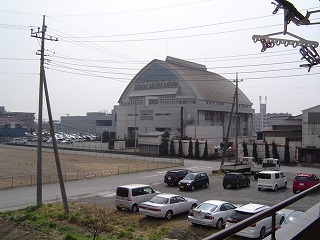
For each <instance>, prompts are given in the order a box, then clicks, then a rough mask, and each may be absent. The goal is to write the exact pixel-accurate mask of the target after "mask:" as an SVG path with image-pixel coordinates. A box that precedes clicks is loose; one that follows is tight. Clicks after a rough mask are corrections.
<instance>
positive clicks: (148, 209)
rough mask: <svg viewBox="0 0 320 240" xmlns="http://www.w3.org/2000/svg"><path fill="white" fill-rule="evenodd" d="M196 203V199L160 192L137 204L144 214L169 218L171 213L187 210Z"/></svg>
mask: <svg viewBox="0 0 320 240" xmlns="http://www.w3.org/2000/svg"><path fill="white" fill-rule="evenodd" d="M197 205H198V200H196V199H192V198H186V197H182V196H180V195H176V194H169V193H161V194H158V195H156V196H154V197H153V198H152V199H151V200H150V201H148V202H144V203H142V204H140V206H139V212H140V213H141V214H144V215H146V216H151V217H157V218H165V219H168V220H169V219H171V218H172V216H173V215H176V214H179V213H183V212H188V211H190V210H192V209H193V208H195V207H196V206H197Z"/></svg>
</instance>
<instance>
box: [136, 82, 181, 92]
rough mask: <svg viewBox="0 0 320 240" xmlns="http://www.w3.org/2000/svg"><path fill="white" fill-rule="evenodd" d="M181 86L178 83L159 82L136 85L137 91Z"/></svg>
mask: <svg viewBox="0 0 320 240" xmlns="http://www.w3.org/2000/svg"><path fill="white" fill-rule="evenodd" d="M178 86H179V84H178V82H176V81H157V82H144V83H140V84H136V85H135V89H136V90H142V89H148V88H166V87H178Z"/></svg>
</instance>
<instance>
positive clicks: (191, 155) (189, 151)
mask: <svg viewBox="0 0 320 240" xmlns="http://www.w3.org/2000/svg"><path fill="white" fill-rule="evenodd" d="M188 157H189V158H192V157H193V144H192V141H191V139H190V140H189V150H188Z"/></svg>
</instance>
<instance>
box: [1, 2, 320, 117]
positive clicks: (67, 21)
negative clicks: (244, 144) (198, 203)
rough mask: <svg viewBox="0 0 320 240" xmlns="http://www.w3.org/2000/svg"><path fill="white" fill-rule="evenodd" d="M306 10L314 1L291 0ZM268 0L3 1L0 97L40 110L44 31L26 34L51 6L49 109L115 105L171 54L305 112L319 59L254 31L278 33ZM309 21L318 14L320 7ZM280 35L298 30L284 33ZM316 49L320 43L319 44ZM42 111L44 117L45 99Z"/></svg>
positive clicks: (300, 29)
mask: <svg viewBox="0 0 320 240" xmlns="http://www.w3.org/2000/svg"><path fill="white" fill-rule="evenodd" d="M290 2H291V3H293V4H294V5H295V7H296V8H297V9H298V10H299V11H300V12H301V13H302V14H303V15H305V14H306V11H307V10H309V11H312V10H316V9H320V1H318V0H308V1H302V0H290ZM273 10H274V5H272V4H271V1H270V0H259V1H257V0H242V1H239V0H238V1H236V0H223V1H218V0H174V1H173V0H134V1H133V0H90V1H88V0H86V1H85V0H65V1H61V0H55V1H49V0H41V1H40V0H39V1H38V0H14V1H12V0H0V12H1V14H0V31H1V55H0V63H1V64H0V105H4V106H5V108H6V110H7V111H25V112H34V113H36V116H37V112H38V89H39V69H40V60H39V59H40V56H39V55H36V52H37V50H39V49H40V40H39V39H36V38H33V37H31V36H30V33H31V31H30V29H31V28H33V29H34V31H37V28H38V27H41V25H42V19H43V17H42V16H43V15H46V18H45V20H46V26H47V37H48V36H53V37H57V38H58V41H46V42H45V48H46V49H47V51H46V55H47V56H46V59H48V61H46V76H47V82H48V87H49V94H50V101H51V107H52V112H53V117H54V119H56V120H60V116H64V115H66V114H70V115H85V114H86V112H95V111H108V112H111V110H112V109H113V106H114V105H117V102H118V99H119V98H120V96H121V94H122V92H123V90H124V89H125V87H126V86H127V85H128V83H129V82H130V81H131V79H132V78H133V77H134V75H135V74H137V73H138V71H139V70H140V69H142V68H143V67H144V66H145V65H146V64H147V63H149V62H150V61H152V60H153V59H160V60H165V58H166V56H172V57H176V58H181V59H184V60H188V61H193V62H196V63H200V64H205V65H206V66H207V68H208V70H209V71H211V72H215V73H218V74H220V75H222V76H224V77H225V78H227V79H230V80H232V79H235V76H236V72H238V74H239V79H243V82H240V83H239V87H240V89H241V90H242V91H243V92H244V93H245V94H246V95H247V96H248V98H249V99H250V100H251V102H253V108H254V109H255V110H256V112H259V96H262V99H263V103H265V97H267V112H268V113H280V112H288V113H291V114H293V115H297V114H300V113H301V111H302V110H303V109H306V108H309V107H313V106H315V105H318V104H320V66H315V67H313V68H312V69H311V71H310V72H309V73H308V70H307V69H306V68H301V67H299V65H300V64H305V63H307V61H306V60H301V54H300V53H299V49H300V48H299V47H297V48H293V47H292V46H288V47H285V46H283V45H280V46H275V47H273V48H270V49H267V50H266V51H265V52H261V48H262V45H261V43H260V42H257V43H254V42H253V41H252V35H266V34H271V33H276V32H281V31H283V29H284V26H283V10H279V12H278V13H277V14H275V15H274V14H272V12H273ZM311 21H312V22H316V21H318V22H319V21H320V13H316V14H312V15H311ZM288 32H290V33H292V34H295V35H297V36H299V37H301V38H304V39H307V40H312V41H317V42H318V41H319V40H320V25H312V26H311V25H310V26H296V25H295V24H294V23H290V24H289V25H288ZM275 37H277V38H284V39H292V37H290V36H288V35H282V34H279V35H277V36H275ZM317 50H318V52H320V51H319V47H318V49H317ZM44 113H45V114H44V119H48V117H47V112H46V108H44Z"/></svg>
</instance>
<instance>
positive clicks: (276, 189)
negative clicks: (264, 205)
mask: <svg viewBox="0 0 320 240" xmlns="http://www.w3.org/2000/svg"><path fill="white" fill-rule="evenodd" d="M273 191H275V192H276V191H278V185H277V184H276V185H275V186H274V189H273Z"/></svg>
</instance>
